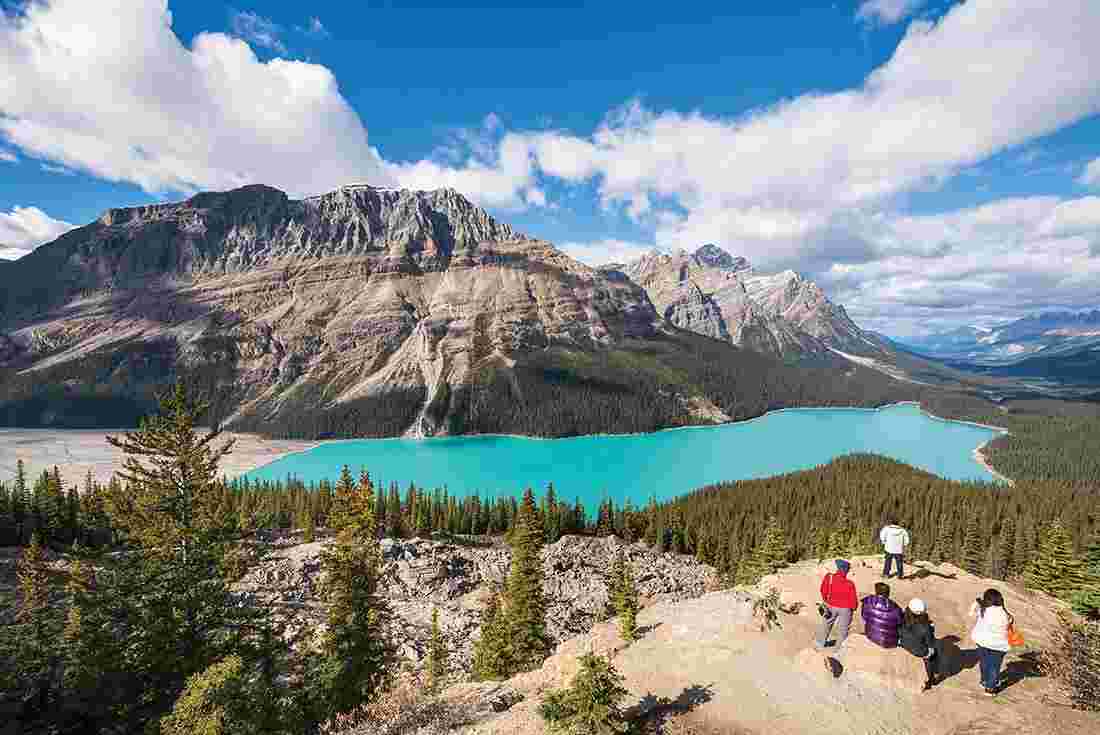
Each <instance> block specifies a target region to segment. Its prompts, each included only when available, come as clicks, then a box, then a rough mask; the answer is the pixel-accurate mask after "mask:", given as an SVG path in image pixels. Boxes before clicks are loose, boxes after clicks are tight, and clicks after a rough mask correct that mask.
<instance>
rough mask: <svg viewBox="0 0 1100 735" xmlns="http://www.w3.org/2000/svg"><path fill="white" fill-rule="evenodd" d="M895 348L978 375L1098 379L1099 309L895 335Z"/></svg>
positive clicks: (1066, 380) (1068, 380)
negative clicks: (984, 325)
mask: <svg viewBox="0 0 1100 735" xmlns="http://www.w3.org/2000/svg"><path fill="white" fill-rule="evenodd" d="M892 342H893V343H894V344H895V345H897V346H898V347H899V348H901V349H904V350H908V351H910V352H913V353H916V354H918V355H921V356H924V357H930V358H933V359H935V360H938V361H940V362H942V363H944V364H946V365H948V366H950V367H954V368H957V369H963V370H968V371H971V372H975V373H980V374H983V375H992V376H1001V377H1011V378H1019V379H1039V380H1044V381H1055V382H1063V383H1078V384H1091V385H1096V384H1100V309H1094V310H1091V311H1082V312H1071V311H1053V312H1044V313H1041V314H1036V315H1032V316H1027V317H1024V318H1022V319H1017V320H1015V321H1011V322H1006V323H1004V324H1000V325H996V326H993V327H977V326H963V327H958V328H955V329H951V330H947V331H942V332H935V333H932V334H929V335H925V336H921V337H907V338H894V339H893V340H892Z"/></svg>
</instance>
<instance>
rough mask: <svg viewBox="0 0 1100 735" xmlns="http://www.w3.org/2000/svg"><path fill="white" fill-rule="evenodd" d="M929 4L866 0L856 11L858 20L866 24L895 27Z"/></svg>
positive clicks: (918, 0) (914, 0)
mask: <svg viewBox="0 0 1100 735" xmlns="http://www.w3.org/2000/svg"><path fill="white" fill-rule="evenodd" d="M926 4H927V0H864V1H863V2H861V3H860V4H859V8H858V9H857V10H856V19H857V20H860V21H862V22H864V23H874V24H879V25H884V26H885V25H893V24H894V23H897V22H898V21H901V20H904V19H906V18H908V17H909V16H911V15H912V14H913V13H915V12H916V11H918V10H920V9H921V8H922V7H924V6H925V5H926Z"/></svg>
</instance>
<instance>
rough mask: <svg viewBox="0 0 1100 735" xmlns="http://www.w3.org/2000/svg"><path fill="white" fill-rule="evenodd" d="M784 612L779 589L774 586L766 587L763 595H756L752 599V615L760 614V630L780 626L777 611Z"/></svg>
mask: <svg viewBox="0 0 1100 735" xmlns="http://www.w3.org/2000/svg"><path fill="white" fill-rule="evenodd" d="M781 612H786V610H785V609H784V608H783V602H782V600H781V599H780V597H779V590H777V589H776V588H774V587H771V588H769V589H768V591H767V593H766V594H765V595H764V596H763V597H757V598H756V599H754V600H753V601H752V616H753V617H754V618H755V617H756V616H758V615H759V616H760V617H761V618H762V619H761V621H760V630H771V629H772V628H773V627H775V628H782V627H783V625H782V624H781V623H780V622H779V613H781Z"/></svg>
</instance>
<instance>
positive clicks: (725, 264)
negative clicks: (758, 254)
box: [694, 243, 749, 270]
mask: <svg viewBox="0 0 1100 735" xmlns="http://www.w3.org/2000/svg"><path fill="white" fill-rule="evenodd" d="M694 256H695V259H696V260H697V261H699V262H700V263H702V264H703V265H705V266H709V267H711V268H723V269H726V270H740V269H742V268H747V267H749V261H748V260H746V259H745V258H735V257H733V256H732V255H730V254H729V252H727V251H726V250H723V249H722V248H720V247H718V246H717V245H715V244H714V243H707V244H706V245H702V246H700V247H699V248H698V249H697V250H696V251H695V253H694Z"/></svg>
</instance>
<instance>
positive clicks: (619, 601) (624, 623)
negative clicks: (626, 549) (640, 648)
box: [611, 551, 638, 643]
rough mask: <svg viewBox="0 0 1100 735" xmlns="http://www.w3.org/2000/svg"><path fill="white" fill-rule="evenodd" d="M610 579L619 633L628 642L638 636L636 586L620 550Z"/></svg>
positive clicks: (632, 574)
mask: <svg viewBox="0 0 1100 735" xmlns="http://www.w3.org/2000/svg"><path fill="white" fill-rule="evenodd" d="M611 579H612V585H611V593H612V600H613V602H614V605H615V613H616V614H617V615H618V616H619V635H620V636H622V639H623V640H624V641H627V642H628V643H630V642H633V641H634V640H636V639H637V637H638V586H637V585H636V584H635V583H634V573H633V572H632V571H631V569H630V565H629V564H627V563H626V559H625V558H624V556H623V553H622V552H621V551H620V552H619V553H618V554H617V555H616V556H615V565H614V567H613V569H612V572H611Z"/></svg>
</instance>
